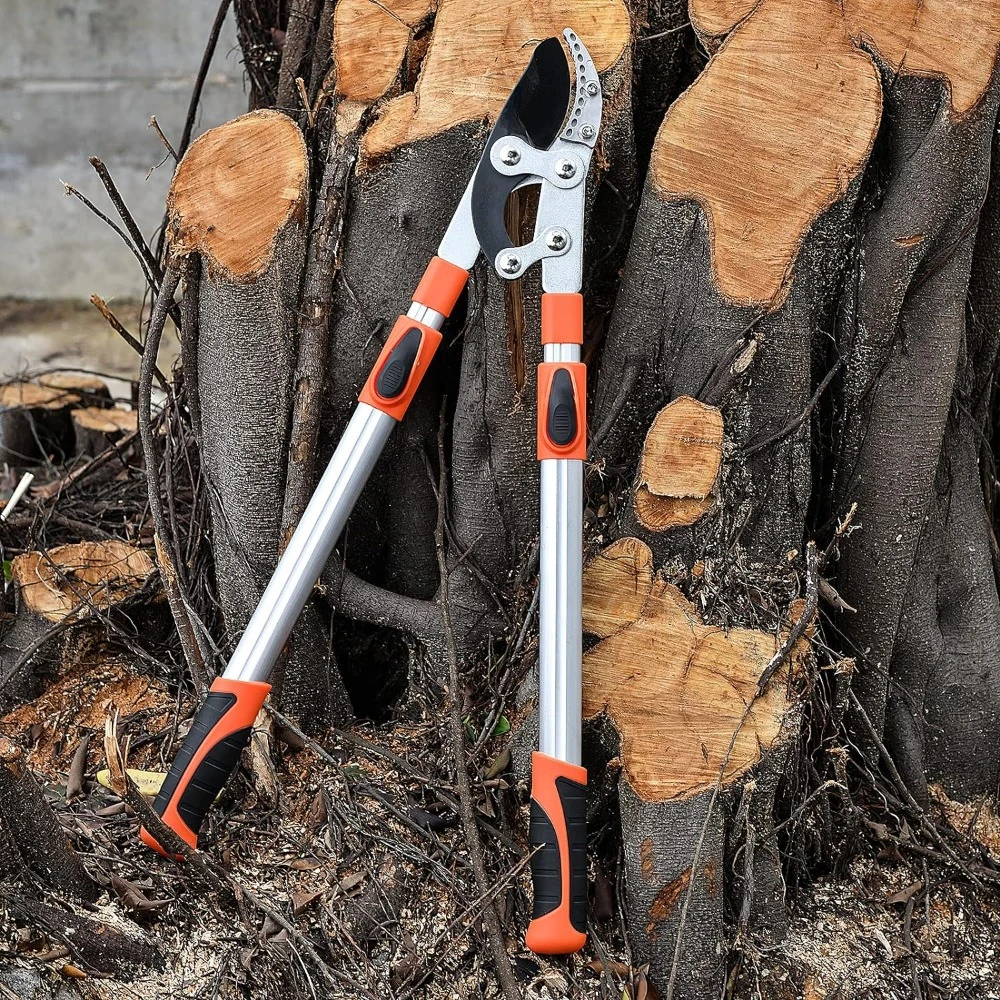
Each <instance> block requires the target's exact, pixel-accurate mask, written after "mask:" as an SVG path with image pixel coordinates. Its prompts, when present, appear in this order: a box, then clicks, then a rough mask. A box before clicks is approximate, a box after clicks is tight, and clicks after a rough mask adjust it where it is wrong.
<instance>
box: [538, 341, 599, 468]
mask: <svg viewBox="0 0 1000 1000" xmlns="http://www.w3.org/2000/svg"><path fill="white" fill-rule="evenodd" d="M537 423H538V458H539V459H545V458H577V459H580V460H581V461H582V460H584V459H586V457H587V366H586V365H585V364H583V363H582V362H579V361H551V362H550V361H546V362H543V363H542V364H540V365H539V366H538V421H537Z"/></svg>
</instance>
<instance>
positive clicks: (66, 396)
mask: <svg viewBox="0 0 1000 1000" xmlns="http://www.w3.org/2000/svg"><path fill="white" fill-rule="evenodd" d="M79 402H80V397H79V396H78V395H77V394H76V393H75V392H69V391H68V390H67V389H61V388H58V387H57V386H51V385H39V384H38V383H37V382H8V383H7V385H0V409H7V408H10V409H14V408H22V407H23V408H25V409H32V410H61V409H63V408H64V407H67V406H76V405H77V404H78V403H79Z"/></svg>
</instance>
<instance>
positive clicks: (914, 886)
mask: <svg viewBox="0 0 1000 1000" xmlns="http://www.w3.org/2000/svg"><path fill="white" fill-rule="evenodd" d="M923 887H924V883H923V882H911V883H910V884H909V885H908V886H907V887H906V888H905V889H900V890H899V892H895V893H893V894H892V895H891V896H890V897H889V898H888V899H887V900H886V902H887V903H888V904H889V905H890V906H891V905H892V904H893V903H898V904H900V905H902V906H905V905H906V904H907V903H908V902H909V901H910V899H911V897H913V896H915V895H916V894H917V893H918V892H920V890H921V889H923Z"/></svg>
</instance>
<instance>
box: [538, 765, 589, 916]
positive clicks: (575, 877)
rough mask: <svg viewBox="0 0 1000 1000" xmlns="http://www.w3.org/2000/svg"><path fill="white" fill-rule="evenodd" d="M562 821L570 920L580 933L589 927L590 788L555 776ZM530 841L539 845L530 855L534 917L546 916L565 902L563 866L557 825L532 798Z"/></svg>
mask: <svg viewBox="0 0 1000 1000" xmlns="http://www.w3.org/2000/svg"><path fill="white" fill-rule="evenodd" d="M556 791H557V792H558V793H559V802H560V804H561V805H562V813H563V822H564V824H565V828H566V837H567V840H568V843H569V866H570V870H569V894H570V898H569V920H570V923H571V924H572V925H573V927H574V928H576V930H578V931H580V932H581V933H583V932H585V931H586V929H587V787H586V785H581V784H580V783H579V782H577V781H572V780H570V779H569V778H556ZM528 840H529V841H530V843H531V847H532V848H536V847H537V848H539V849H538V850H537V851H535V853H534V854H533V855H532V856H531V880H532V884H533V885H534V890H535V893H534V894H535V905H534V909H533V910H532V914H531V916H532V919H537V918H538V917H543V916H545V914H546V913H550V912H551V911H552V910H555V909H558V908H559V906H560V905H561V904H562V866H561V864H560V858H559V843H558V841H557V840H556V832H555V828H554V827H553V825H552V821H551V820H550V819H549V817H548V816H547V815H546V814H545V810H544V809H542V807H541V806H540V805H539V804H538V803H537V802H536V801H535V800H534V799H532V800H531V818H530V821H529V824H528Z"/></svg>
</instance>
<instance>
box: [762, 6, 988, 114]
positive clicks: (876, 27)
mask: <svg viewBox="0 0 1000 1000" xmlns="http://www.w3.org/2000/svg"><path fill="white" fill-rule="evenodd" d="M768 2H770V0H768ZM844 11H845V14H846V17H847V23H848V26H849V27H850V31H851V34H852V35H854V36H855V38H857V39H858V40H859V41H862V40H863V41H865V42H867V43H868V44H870V45H873V46H874V47H875V48H876V49H878V51H879V54H880V55H881V56H882V58H883V59H885V61H886V62H887V63H889V65H890V66H891V67H892V69H894V70H900V71H902V72H904V73H912V74H915V75H919V76H938V77H942V78H943V79H944V81H945V83H946V84H947V85H948V88H949V90H950V92H951V107H952V111H953V112H954V113H955V115H958V116H961V115H964V114H967V113H968V112H969V111H971V110H972V109H973V108H974V107H975V106H976V105H977V104H978V103H979V101H980V99H981V98H982V96H983V94H984V93H985V92H986V87H987V85H988V84H989V82H990V77H992V75H993V68H994V66H996V62H997V55H998V53H1000V3H997V0H844Z"/></svg>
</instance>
